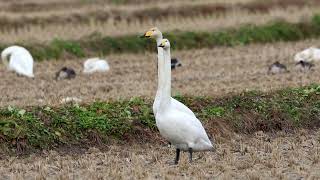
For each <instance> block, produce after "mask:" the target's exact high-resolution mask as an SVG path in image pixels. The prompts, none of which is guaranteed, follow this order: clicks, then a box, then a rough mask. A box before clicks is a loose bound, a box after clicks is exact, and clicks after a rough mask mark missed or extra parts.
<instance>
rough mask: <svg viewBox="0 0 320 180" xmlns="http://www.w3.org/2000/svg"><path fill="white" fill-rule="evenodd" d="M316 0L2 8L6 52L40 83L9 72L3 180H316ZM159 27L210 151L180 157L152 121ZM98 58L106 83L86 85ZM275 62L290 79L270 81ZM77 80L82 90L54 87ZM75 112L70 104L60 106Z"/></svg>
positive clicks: (24, 2) (10, 4) (178, 86)
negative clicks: (310, 62)
mask: <svg viewBox="0 0 320 180" xmlns="http://www.w3.org/2000/svg"><path fill="white" fill-rule="evenodd" d="M319 12H320V2H319V1H317V0H305V1H300V0H267V1H261V0H232V1H231V0H227V1H226V0H224V1H223V0H197V1H194V0H171V1H168V0H162V1H156V0H148V1H147V0H94V1H83V0H69V1H62V0H47V1H42V0H19V1H18V0H12V1H5V0H0V50H3V49H4V48H5V47H8V46H11V45H22V46H24V47H26V48H27V49H28V50H30V52H31V54H32V55H33V57H34V59H35V63H34V74H35V78H34V79H30V78H26V77H21V76H17V75H16V74H15V73H13V72H8V71H7V69H6V67H5V66H4V65H3V64H1V65H0V77H1V80H0V92H1V96H0V179H320V131H319V127H320V96H319V95H320V83H319V80H320V65H319V64H318V63H317V62H315V63H314V64H315V66H314V67H313V68H312V69H311V70H309V71H306V72H301V71H299V70H297V69H296V67H295V62H294V55H295V54H296V53H297V52H299V51H302V50H303V49H306V48H309V47H311V46H315V47H319V44H320V43H319V42H320V14H318V13H319ZM154 26H157V27H158V28H159V29H160V30H161V31H162V32H164V36H165V37H167V38H168V39H169V40H170V41H171V42H172V43H171V44H172V51H171V55H172V56H173V57H175V58H178V59H179V60H180V61H181V63H182V66H181V67H177V68H176V69H175V70H173V71H172V95H173V96H174V97H175V98H176V99H178V100H179V101H181V102H183V103H184V104H186V105H187V106H188V107H190V109H192V110H193V111H194V112H195V114H196V115H197V117H198V118H199V119H200V120H201V121H202V123H203V125H204V127H205V129H206V131H207V133H208V136H209V137H210V138H211V139H212V142H214V145H215V150H214V151H213V152H201V153H195V155H194V161H193V163H189V162H188V158H187V153H182V157H181V161H180V163H179V164H178V165H176V166H172V165H169V163H168V162H169V161H171V160H173V158H174V152H175V150H174V148H173V147H171V146H170V145H168V143H167V141H166V140H165V139H163V138H162V137H161V135H160V134H159V132H158V130H157V128H156V125H155V117H154V115H153V113H152V102H153V99H154V96H155V92H156V89H157V54H156V51H155V42H153V41H151V40H146V39H141V38H139V36H140V35H142V34H143V33H144V32H145V31H147V30H148V29H149V28H151V27H154ZM91 57H101V58H104V59H107V61H108V63H109V65H110V71H108V72H106V73H94V74H90V75H88V74H84V73H83V62H84V61H85V60H86V59H88V58H91ZM276 61H279V62H280V63H282V64H285V65H286V67H287V69H288V72H286V73H281V74H270V73H268V69H269V66H270V65H271V64H272V63H274V62H276ZM64 66H67V67H71V68H73V69H74V70H75V72H76V77H75V78H74V79H70V80H60V81H58V80H56V79H55V75H56V72H57V71H58V70H59V69H61V68H62V67H64ZM66 98H71V99H76V100H77V102H70V103H66V102H65V99H66Z"/></svg>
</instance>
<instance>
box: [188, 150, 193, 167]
mask: <svg viewBox="0 0 320 180" xmlns="http://www.w3.org/2000/svg"><path fill="white" fill-rule="evenodd" d="M188 152H189V163H192V152H193V151H192V148H189V149H188Z"/></svg>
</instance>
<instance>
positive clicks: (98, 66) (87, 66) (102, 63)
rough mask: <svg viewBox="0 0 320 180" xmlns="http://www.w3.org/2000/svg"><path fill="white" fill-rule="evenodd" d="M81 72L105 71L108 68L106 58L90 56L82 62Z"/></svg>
mask: <svg viewBox="0 0 320 180" xmlns="http://www.w3.org/2000/svg"><path fill="white" fill-rule="evenodd" d="M83 68H84V70H83V72H84V73H87V74H91V73H94V72H107V71H109V70H110V66H109V64H108V62H107V61H106V60H103V59H99V58H90V59H88V60H86V61H85V62H84V64H83Z"/></svg>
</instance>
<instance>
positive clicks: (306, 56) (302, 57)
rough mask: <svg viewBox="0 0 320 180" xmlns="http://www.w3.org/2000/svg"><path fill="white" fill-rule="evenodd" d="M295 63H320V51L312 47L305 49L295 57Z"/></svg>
mask: <svg viewBox="0 0 320 180" xmlns="http://www.w3.org/2000/svg"><path fill="white" fill-rule="evenodd" d="M294 61H295V62H300V61H305V62H313V61H320V49H318V48H315V47H310V48H308V49H305V50H303V51H301V52H299V53H297V54H296V55H295V56H294Z"/></svg>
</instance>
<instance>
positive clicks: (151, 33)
mask: <svg viewBox="0 0 320 180" xmlns="http://www.w3.org/2000/svg"><path fill="white" fill-rule="evenodd" d="M143 37H146V38H152V39H155V40H156V42H157V50H158V77H159V79H158V89H157V92H156V97H155V100H154V102H153V106H152V109H153V114H154V115H156V114H157V111H158V109H159V106H160V97H161V94H162V92H161V89H162V87H163V86H164V85H163V78H162V77H163V75H162V74H161V73H162V72H161V71H160V68H159V67H161V66H163V62H164V61H163V49H162V48H160V47H158V46H159V45H160V43H161V41H162V38H163V36H162V33H161V31H160V30H159V29H158V28H156V27H154V28H151V29H150V30H148V31H147V32H146V33H145V34H144V35H143ZM171 101H172V105H173V106H174V107H175V109H178V110H180V111H182V112H185V113H187V114H190V115H192V116H194V117H195V115H194V113H193V112H192V111H191V110H190V109H189V108H188V107H187V106H185V105H184V104H182V103H181V102H179V101H177V100H175V99H173V98H172V99H171Z"/></svg>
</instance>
